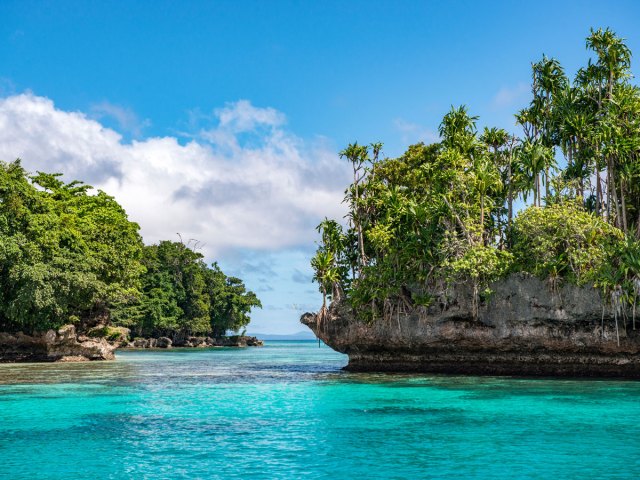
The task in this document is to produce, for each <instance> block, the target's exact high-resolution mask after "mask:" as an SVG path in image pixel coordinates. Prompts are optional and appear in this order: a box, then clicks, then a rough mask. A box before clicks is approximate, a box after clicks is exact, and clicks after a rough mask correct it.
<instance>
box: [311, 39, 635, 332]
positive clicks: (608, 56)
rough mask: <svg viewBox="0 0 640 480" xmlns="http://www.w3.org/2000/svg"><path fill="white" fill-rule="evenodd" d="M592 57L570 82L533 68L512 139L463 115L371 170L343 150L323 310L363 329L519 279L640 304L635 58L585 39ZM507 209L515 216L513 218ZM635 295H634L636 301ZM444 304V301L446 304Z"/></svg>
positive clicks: (326, 239)
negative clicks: (342, 193)
mask: <svg viewBox="0 0 640 480" xmlns="http://www.w3.org/2000/svg"><path fill="white" fill-rule="evenodd" d="M586 46H587V49H588V50H589V51H590V52H591V53H592V55H593V58H592V59H590V60H589V62H588V64H587V66H586V67H584V68H581V69H580V70H578V72H577V74H576V75H575V78H574V80H573V81H571V80H570V79H569V77H568V76H567V75H566V73H565V71H564V69H563V68H562V66H561V64H560V63H559V62H558V61H557V60H556V59H553V58H547V57H546V56H543V57H542V59H541V60H540V61H538V62H536V63H533V64H532V87H531V93H532V99H531V102H530V104H529V105H528V106H527V107H526V108H524V109H522V110H520V111H519V112H518V113H517V114H516V115H515V119H516V123H517V125H519V126H520V127H521V129H522V132H521V134H520V135H516V134H513V133H509V132H507V131H505V130H503V129H498V128H484V129H483V130H482V131H478V128H477V120H478V118H477V117H474V116H472V115H471V114H470V113H469V111H468V109H467V107H465V106H461V107H457V108H454V107H452V108H451V110H450V111H449V112H448V113H447V114H446V115H445V116H444V118H443V119H442V122H441V124H440V128H439V133H440V141H439V142H437V143H434V144H431V145H425V144H422V143H420V144H417V145H412V146H410V147H409V148H408V150H407V151H406V152H405V153H404V154H403V155H402V156H401V157H399V158H395V159H391V158H386V159H381V158H380V154H381V147H382V146H381V144H373V145H369V146H366V145H359V144H358V143H354V144H351V145H349V146H348V147H347V148H345V149H344V150H343V151H342V152H341V153H340V155H341V157H343V158H345V159H346V160H347V161H349V162H350V163H351V165H352V166H353V175H354V177H353V183H352V184H351V185H350V186H349V188H348V189H347V191H346V197H345V202H346V203H347V205H348V207H349V213H348V215H347V217H346V219H347V222H346V223H347V224H346V225H345V226H343V225H341V224H340V223H338V222H336V221H334V220H329V219H325V220H324V221H323V222H322V223H321V224H320V225H319V226H318V230H319V232H320V233H321V242H320V244H319V247H318V251H317V252H316V255H315V257H314V258H313V259H312V262H311V264H312V266H313V268H314V270H315V280H316V281H317V282H318V283H319V285H320V290H321V292H322V293H323V296H324V298H325V301H323V308H324V306H325V305H326V298H327V297H328V298H334V299H335V298H339V297H346V299H347V300H348V301H349V302H350V303H351V304H352V306H353V307H354V308H355V309H357V311H358V312H359V314H360V316H361V317H362V318H365V319H366V318H369V319H371V318H376V317H379V316H389V315H390V314H391V313H393V312H394V311H396V310H397V309H406V308H410V307H412V306H414V305H416V304H422V305H428V304H429V303H430V302H432V301H433V300H434V299H435V298H443V295H444V297H445V298H444V301H445V302H446V291H447V286H448V285H450V284H452V283H454V282H467V283H469V284H470V285H472V286H473V291H474V298H475V299H476V305H477V301H478V299H479V298H480V297H481V296H482V294H483V292H486V289H487V288H488V286H489V284H490V283H491V281H493V280H495V279H498V278H500V277H501V276H503V275H505V274H507V273H509V272H529V273H532V274H535V275H538V276H540V277H542V278H545V279H549V280H551V281H552V284H553V285H558V283H559V282H572V283H578V284H585V283H591V284H593V285H596V286H599V287H602V288H603V290H604V291H605V293H607V294H608V293H610V292H611V291H612V290H613V289H614V288H615V287H616V286H617V285H621V286H622V288H623V289H624V290H625V292H626V293H627V295H626V298H629V299H631V300H630V301H632V302H634V301H635V298H636V297H637V296H638V294H640V287H639V286H638V285H640V243H638V240H639V239H640V161H639V155H640V90H639V89H638V87H637V86H635V85H633V84H632V83H630V81H629V80H630V78H631V70H630V68H631V64H630V59H631V52H630V51H629V49H628V48H627V46H626V45H625V43H624V40H623V39H621V38H619V37H618V36H616V34H615V33H613V32H612V31H610V30H608V29H607V30H602V29H599V30H591V33H590V35H589V37H588V38H587V41H586ZM516 205H523V208H521V209H520V211H519V213H518V214H517V215H515V211H516V208H515V206H516ZM634 288H635V290H634ZM443 292H445V293H443Z"/></svg>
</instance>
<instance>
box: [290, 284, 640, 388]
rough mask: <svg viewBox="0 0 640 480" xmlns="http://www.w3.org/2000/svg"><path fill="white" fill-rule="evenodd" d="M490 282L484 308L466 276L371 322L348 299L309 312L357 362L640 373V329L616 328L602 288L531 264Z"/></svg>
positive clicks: (371, 367)
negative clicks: (554, 277)
mask: <svg viewBox="0 0 640 480" xmlns="http://www.w3.org/2000/svg"><path fill="white" fill-rule="evenodd" d="M491 289H492V290H493V294H492V295H491V296H490V298H489V299H487V300H486V301H485V302H483V303H481V304H480V305H479V307H478V313H477V315H474V314H473V312H474V305H473V301H472V299H473V295H472V294H471V288H470V287H469V286H467V285H464V284H461V285H457V286H454V287H452V288H451V289H450V290H449V291H448V292H442V294H441V295H440V298H439V301H438V302H435V303H434V304H432V305H431V306H429V307H424V306H418V307H412V308H410V309H407V308H406V307H405V311H398V312H396V313H394V314H393V315H392V316H391V318H386V319H378V320H375V321H373V322H371V323H368V324H367V323H364V322H362V321H360V320H359V319H357V318H356V317H355V316H354V314H353V312H352V311H351V309H350V308H348V307H347V306H346V305H345V304H343V303H340V302H334V303H333V304H332V305H331V307H330V308H329V310H328V313H327V315H324V316H319V315H317V314H310V313H306V314H304V315H303V316H302V318H301V322H302V323H303V324H305V325H307V326H309V328H311V329H312V330H313V331H314V332H315V334H316V335H317V336H318V337H319V338H321V339H322V340H323V341H324V342H325V343H326V344H327V345H329V346H330V347H332V348H334V349H335V350H337V351H339V352H342V353H346V354H348V355H349V364H348V366H347V367H346V368H347V369H348V370H352V371H397V372H407V371H409V372H434V373H438V372H440V373H465V374H490V375H538V376H581V377H582V376H596V377H634V378H640V355H639V352H640V336H637V335H635V334H636V332H635V331H633V330H632V327H631V325H630V319H629V320H628V321H627V325H626V327H625V326H624V324H623V322H622V321H620V323H619V334H616V327H615V322H614V319H613V316H612V313H611V309H610V308H607V309H606V310H605V311H604V316H603V307H602V305H603V301H602V297H601V295H600V292H599V291H598V290H596V289H594V288H592V287H577V286H573V285H564V286H557V285H550V284H549V283H547V282H544V281H541V280H539V279H537V278H535V277H532V276H529V275H526V274H514V275H512V276H510V277H508V278H507V279H504V280H501V281H499V282H496V283H495V284H493V285H491ZM639 328H640V322H639ZM618 336H619V342H620V344H619V345H618Z"/></svg>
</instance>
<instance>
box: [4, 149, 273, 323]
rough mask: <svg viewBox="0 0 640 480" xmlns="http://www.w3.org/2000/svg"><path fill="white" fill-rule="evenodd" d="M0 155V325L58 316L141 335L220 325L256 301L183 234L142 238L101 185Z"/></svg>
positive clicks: (242, 315)
mask: <svg viewBox="0 0 640 480" xmlns="http://www.w3.org/2000/svg"><path fill="white" fill-rule="evenodd" d="M59 177H60V176H59V175H58V174H45V173H38V174H36V175H33V176H31V175H28V174H27V172H25V170H24V169H23V168H22V166H21V164H20V161H15V162H13V163H9V164H5V163H0V331H18V330H22V331H26V332H33V331H42V330H45V329H48V328H57V327H59V326H61V325H63V324H65V323H69V322H72V323H80V325H81V326H89V325H93V324H97V323H102V324H108V323H110V322H112V323H114V324H118V325H124V326H130V327H133V328H134V329H135V331H136V333H138V334H139V335H152V334H164V335H187V334H195V333H198V334H205V333H212V334H215V335H223V334H224V333H225V332H226V331H227V330H236V331H237V330H238V329H240V328H242V327H243V326H245V325H246V324H248V322H249V313H250V311H251V308H252V307H256V306H260V302H259V300H258V299H257V297H256V296H255V294H253V292H248V291H246V289H245V286H244V284H243V283H242V281H241V280H240V279H238V278H234V277H227V276H226V275H225V274H224V273H223V272H222V271H221V270H220V268H219V267H218V266H217V264H214V265H213V266H212V267H211V268H209V267H207V265H206V264H205V263H204V262H203V260H202V255H200V254H199V253H197V252H194V251H193V250H192V249H190V248H188V247H187V246H185V245H184V244H182V243H181V242H168V241H165V242H161V243H160V244H159V245H153V246H144V245H143V243H142V239H141V238H140V235H139V234H138V230H139V227H138V225H137V224H136V223H133V222H131V221H129V220H128V218H127V215H126V213H125V211H124V210H123V209H122V207H121V206H120V205H119V204H118V203H117V202H116V201H115V200H114V199H113V197H110V196H109V195H107V194H106V193H104V192H102V191H98V192H97V193H96V194H90V191H91V187H90V186H88V185H85V184H83V183H81V182H77V181H74V182H71V183H67V184H65V183H64V182H62V181H61V180H60V178H59Z"/></svg>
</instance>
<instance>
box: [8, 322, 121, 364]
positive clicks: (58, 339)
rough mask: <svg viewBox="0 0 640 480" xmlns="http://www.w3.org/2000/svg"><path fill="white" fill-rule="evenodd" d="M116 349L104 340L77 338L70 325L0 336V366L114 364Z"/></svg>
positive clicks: (73, 328)
mask: <svg viewBox="0 0 640 480" xmlns="http://www.w3.org/2000/svg"><path fill="white" fill-rule="evenodd" d="M115 349H116V347H115V346H114V345H110V344H109V343H108V342H107V341H106V340H105V339H104V338H88V337H83V336H77V335H76V330H75V327H74V326H73V325H65V326H63V327H61V328H60V329H59V330H57V331H55V330H49V331H47V332H45V333H42V334H38V335H25V334H23V333H16V334H9V333H0V362H55V361H63V362H80V361H86V360H113V359H114V358H115V356H114V354H113V352H114V350H115Z"/></svg>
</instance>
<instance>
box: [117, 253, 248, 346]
mask: <svg viewBox="0 0 640 480" xmlns="http://www.w3.org/2000/svg"><path fill="white" fill-rule="evenodd" d="M142 264H143V265H144V266H145V268H146V273H145V275H144V276H143V277H142V288H141V290H142V295H141V296H139V297H136V298H134V299H133V302H132V304H125V305H120V306H119V308H117V309H115V311H114V316H115V323H117V324H121V325H123V326H127V327H129V328H132V329H133V331H134V333H135V334H137V335H138V336H161V335H169V336H176V335H178V336H180V335H182V336H187V335H196V334H199V335H203V334H212V335H214V336H221V335H224V334H225V333H226V331H227V330H234V331H238V330H239V329H240V328H242V327H244V326H246V325H247V324H248V323H249V321H250V317H249V313H250V312H251V309H252V308H253V307H260V306H261V304H260V301H259V300H258V298H257V297H256V295H255V294H254V293H253V292H251V291H247V290H246V288H245V286H244V284H243V283H242V281H241V280H240V279H239V278H236V277H227V276H226V275H225V274H224V273H223V272H222V270H220V268H219V267H218V265H217V264H215V263H214V264H213V265H212V266H211V268H210V267H208V266H207V265H206V264H205V263H204V261H203V260H202V255H201V254H199V253H197V252H195V251H193V250H192V249H190V248H188V247H187V246H186V245H184V244H183V243H182V242H170V241H163V242H160V243H159V244H158V245H152V246H146V247H144V251H143V256H142Z"/></svg>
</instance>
